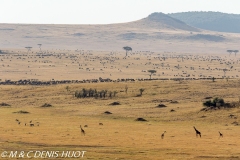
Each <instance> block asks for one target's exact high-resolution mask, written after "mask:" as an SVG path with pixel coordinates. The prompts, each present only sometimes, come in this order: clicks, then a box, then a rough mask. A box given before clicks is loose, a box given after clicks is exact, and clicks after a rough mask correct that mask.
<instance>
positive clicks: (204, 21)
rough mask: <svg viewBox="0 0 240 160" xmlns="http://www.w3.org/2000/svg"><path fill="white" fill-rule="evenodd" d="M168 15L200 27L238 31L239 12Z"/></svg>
mask: <svg viewBox="0 0 240 160" xmlns="http://www.w3.org/2000/svg"><path fill="white" fill-rule="evenodd" d="M168 15H169V16H171V17H173V18H176V19H179V20H181V21H183V22H185V23H187V24H189V25H190V26H194V27H197V28H201V29H206V30H211V31H218V32H232V33H240V14H227V13H221V12H181V13H171V14H168Z"/></svg>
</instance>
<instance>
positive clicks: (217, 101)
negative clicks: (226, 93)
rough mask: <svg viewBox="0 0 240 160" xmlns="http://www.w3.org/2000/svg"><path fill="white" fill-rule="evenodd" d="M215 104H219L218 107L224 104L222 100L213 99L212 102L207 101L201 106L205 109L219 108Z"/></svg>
mask: <svg viewBox="0 0 240 160" xmlns="http://www.w3.org/2000/svg"><path fill="white" fill-rule="evenodd" d="M217 104H220V106H224V105H225V102H224V100H223V99H222V98H218V97H216V98H214V99H213V100H212V101H211V100H207V101H205V102H203V105H204V106H206V107H211V106H212V107H219V106H218V105H217Z"/></svg>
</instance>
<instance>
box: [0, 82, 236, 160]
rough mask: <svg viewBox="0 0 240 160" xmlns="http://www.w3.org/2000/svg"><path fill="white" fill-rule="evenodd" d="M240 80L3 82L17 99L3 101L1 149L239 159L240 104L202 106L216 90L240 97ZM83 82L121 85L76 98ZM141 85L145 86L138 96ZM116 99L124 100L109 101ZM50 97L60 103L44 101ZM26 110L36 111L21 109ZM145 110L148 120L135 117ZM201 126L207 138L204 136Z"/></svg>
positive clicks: (7, 94) (4, 96)
mask: <svg viewBox="0 0 240 160" xmlns="http://www.w3.org/2000/svg"><path fill="white" fill-rule="evenodd" d="M126 85H127V86H128V92H127V93H125V92H124V90H125V86H126ZM67 86H68V87H69V90H68V91H67V90H66V87H67ZM239 87H240V83H239V80H236V79H234V80H228V81H226V80H224V79H223V80H217V81H216V82H212V81H211V80H205V81H203V80H196V81H180V82H179V81H147V82H138V81H136V82H127V83H96V84H94V83H89V84H68V85H53V86H29V85H26V86H12V85H7V86H3V85H2V86H0V90H1V92H0V97H1V98H0V102H4V103H7V104H9V105H10V106H1V107H0V110H1V111H0V116H1V119H0V123H1V127H0V128H1V130H0V134H1V138H0V145H1V152H3V151H30V150H33V151H39V150H40V151H44V150H46V151H87V152H86V153H85V155H84V157H83V158H81V159H239V158H240V150H239V141H240V137H239V132H240V128H239V125H237V124H238V123H239V119H238V117H239V113H240V111H239V107H236V108H232V109H217V110H209V111H200V110H201V109H202V108H203V106H202V102H203V101H204V100H205V97H209V96H211V97H220V98H224V100H225V101H226V102H238V101H239V91H238V90H239ZM82 88H86V89H89V88H96V89H97V90H102V89H106V90H108V91H117V92H118V93H117V96H116V97H113V98H105V99H100V98H99V99H95V98H75V97H74V92H75V91H76V90H81V89H82ZM140 88H144V89H145V90H144V92H143V95H142V96H139V97H137V95H138V94H139V89H140ZM112 102H119V103H120V105H116V106H112V105H109V104H110V103H112ZM173 102H174V103H173ZM45 103H48V104H51V105H52V107H41V106H42V105H43V104H45ZM159 104H164V105H166V107H163V108H160V107H157V106H158V105H159ZM171 110H174V111H173V112H171ZM19 111H27V112H29V113H25V114H24V113H14V112H19ZM105 111H109V112H111V113H112V114H104V112H105ZM231 114H232V115H234V117H235V118H234V117H232V118H231V117H230V115H231ZM139 117H141V118H144V119H146V120H147V121H145V122H142V121H135V120H136V119H137V118H139ZM16 119H18V120H19V121H20V122H21V123H20V124H18V122H17V121H16ZM30 121H32V123H33V124H34V126H33V127H30V126H29V122H30ZM25 123H26V124H27V125H26V126H25ZM99 123H103V125H99ZM38 124H39V126H38ZM80 125H82V126H85V125H87V126H88V127H83V129H84V130H85V132H86V135H85V136H83V135H81V132H80V128H79V126H80ZM193 126H195V127H196V128H197V129H198V130H199V131H201V133H202V138H199V137H198V138H197V137H196V135H195V131H194V129H193ZM164 131H166V133H165V137H164V139H161V134H162V133H163V132H164ZM218 131H221V132H222V133H223V138H219V133H218ZM58 158H59V159H66V158H60V157H58ZM5 159H11V158H5ZM24 159H28V158H26V157H25V158H24ZM37 159H38V158H37ZM39 159H41V158H39Z"/></svg>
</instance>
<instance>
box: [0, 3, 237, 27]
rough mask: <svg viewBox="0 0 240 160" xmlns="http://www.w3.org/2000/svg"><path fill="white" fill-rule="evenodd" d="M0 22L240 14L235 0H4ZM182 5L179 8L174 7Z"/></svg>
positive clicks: (80, 21)
mask: <svg viewBox="0 0 240 160" xmlns="http://www.w3.org/2000/svg"><path fill="white" fill-rule="evenodd" d="M0 5H1V10H0V14H1V15H4V16H3V17H1V19H0V23H13V24H19V23H21V24H111V23H124V22H131V21H134V20H139V19H142V18H144V17H147V16H148V15H150V14H151V13H154V12H162V13H165V14H168V13H178V12H189V11H212V12H222V13H228V14H240V11H239V9H238V6H240V1H238V0H232V1H231V3H229V1H228V2H227V1H224V0H211V1H208V0H195V1H192V0H181V1H179V0H168V1H166V0H162V1H159V0H152V1H147V0H138V1H137V3H136V1H135V0H121V1H111V0H101V1H97V0H68V1H67V0H51V1H49V0H34V1H31V0H21V1H17V0H1V2H0ZM174 6H178V7H174Z"/></svg>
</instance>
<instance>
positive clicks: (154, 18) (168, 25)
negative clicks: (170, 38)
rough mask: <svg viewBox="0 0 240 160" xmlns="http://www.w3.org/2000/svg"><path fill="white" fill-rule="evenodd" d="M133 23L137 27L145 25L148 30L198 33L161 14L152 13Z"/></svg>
mask: <svg viewBox="0 0 240 160" xmlns="http://www.w3.org/2000/svg"><path fill="white" fill-rule="evenodd" d="M135 22H136V23H137V24H139V25H141V24H145V26H146V27H149V28H159V29H168V30H185V31H195V32H198V31H199V29H197V28H194V27H192V26H189V25H187V24H186V23H185V22H182V21H180V20H178V19H176V18H173V17H170V16H168V15H166V14H164V13H161V12H155V13H152V14H150V15H149V16H148V17H146V18H143V19H141V20H139V21H135ZM130 23H131V22H130Z"/></svg>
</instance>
